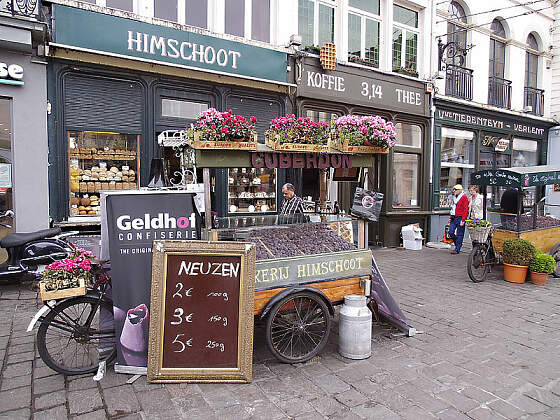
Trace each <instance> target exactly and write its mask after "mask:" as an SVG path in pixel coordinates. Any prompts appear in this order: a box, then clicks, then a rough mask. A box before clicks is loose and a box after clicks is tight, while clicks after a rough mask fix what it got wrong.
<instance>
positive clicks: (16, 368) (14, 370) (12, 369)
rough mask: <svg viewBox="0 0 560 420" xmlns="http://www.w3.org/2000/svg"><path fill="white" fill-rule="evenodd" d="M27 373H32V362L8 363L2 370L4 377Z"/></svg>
mask: <svg viewBox="0 0 560 420" xmlns="http://www.w3.org/2000/svg"><path fill="white" fill-rule="evenodd" d="M25 375H31V362H21V363H14V364H13V365H8V366H6V368H5V369H4V371H3V372H2V378H15V377H16V376H25Z"/></svg>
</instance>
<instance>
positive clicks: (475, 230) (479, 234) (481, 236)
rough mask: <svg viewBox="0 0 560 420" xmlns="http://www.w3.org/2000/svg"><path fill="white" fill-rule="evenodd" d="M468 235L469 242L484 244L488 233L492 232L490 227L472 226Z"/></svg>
mask: <svg viewBox="0 0 560 420" xmlns="http://www.w3.org/2000/svg"><path fill="white" fill-rule="evenodd" d="M468 229H469V235H470V237H471V240H472V241H473V242H479V243H482V242H486V240H487V239H488V234H489V233H490V231H491V230H492V226H485V227H481V226H478V227H474V226H469V227H468Z"/></svg>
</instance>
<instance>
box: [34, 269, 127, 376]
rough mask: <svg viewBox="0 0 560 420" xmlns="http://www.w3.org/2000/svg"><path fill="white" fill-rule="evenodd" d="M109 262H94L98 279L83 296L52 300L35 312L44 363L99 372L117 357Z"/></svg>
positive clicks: (76, 372)
mask: <svg viewBox="0 0 560 420" xmlns="http://www.w3.org/2000/svg"><path fill="white" fill-rule="evenodd" d="M109 270H110V268H109V267H108V265H107V262H97V263H95V264H94V265H93V266H92V274H93V279H94V280H95V283H94V284H93V286H92V287H91V288H88V291H87V293H86V294H85V295H84V296H78V297H72V298H68V299H63V300H56V301H54V300H51V301H49V302H45V303H44V306H43V307H42V308H41V309H40V310H39V312H37V314H35V316H34V317H33V319H32V320H31V322H30V323H29V326H28V328H27V331H28V332H29V331H32V330H33V327H34V325H35V324H36V323H37V322H40V326H39V329H38V330H37V348H38V350H39V355H40V356H41V359H42V360H43V361H44V362H45V364H46V365H47V366H48V367H50V368H51V369H53V370H54V371H56V372H58V373H62V374H64V375H79V374H85V373H93V372H96V371H97V369H98V367H99V365H100V363H101V362H103V361H105V362H106V363H110V362H111V361H113V360H114V359H115V357H116V354H117V351H116V347H115V330H114V325H113V302H112V299H111V296H110V289H111V276H110V275H109Z"/></svg>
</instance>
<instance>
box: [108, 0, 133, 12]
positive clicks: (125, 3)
mask: <svg viewBox="0 0 560 420" xmlns="http://www.w3.org/2000/svg"><path fill="white" fill-rule="evenodd" d="M105 4H106V6H107V7H110V8H111V9H119V10H126V11H127V12H132V11H134V2H133V0H107V1H106V3H105Z"/></svg>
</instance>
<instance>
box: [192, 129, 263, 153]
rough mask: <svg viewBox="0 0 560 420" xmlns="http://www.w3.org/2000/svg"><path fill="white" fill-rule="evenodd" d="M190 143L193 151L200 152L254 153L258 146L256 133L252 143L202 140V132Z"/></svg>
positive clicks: (196, 134) (252, 137)
mask: <svg viewBox="0 0 560 420" xmlns="http://www.w3.org/2000/svg"><path fill="white" fill-rule="evenodd" d="M188 143H189V146H191V147H192V148H193V149H200V150H212V149H214V150H216V149H219V150H248V151H253V152H254V151H256V150H257V144H258V142H257V134H256V133H254V134H253V135H252V136H251V138H250V141H216V140H203V139H201V133H200V132H196V133H194V140H193V139H191V140H189V141H188Z"/></svg>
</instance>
